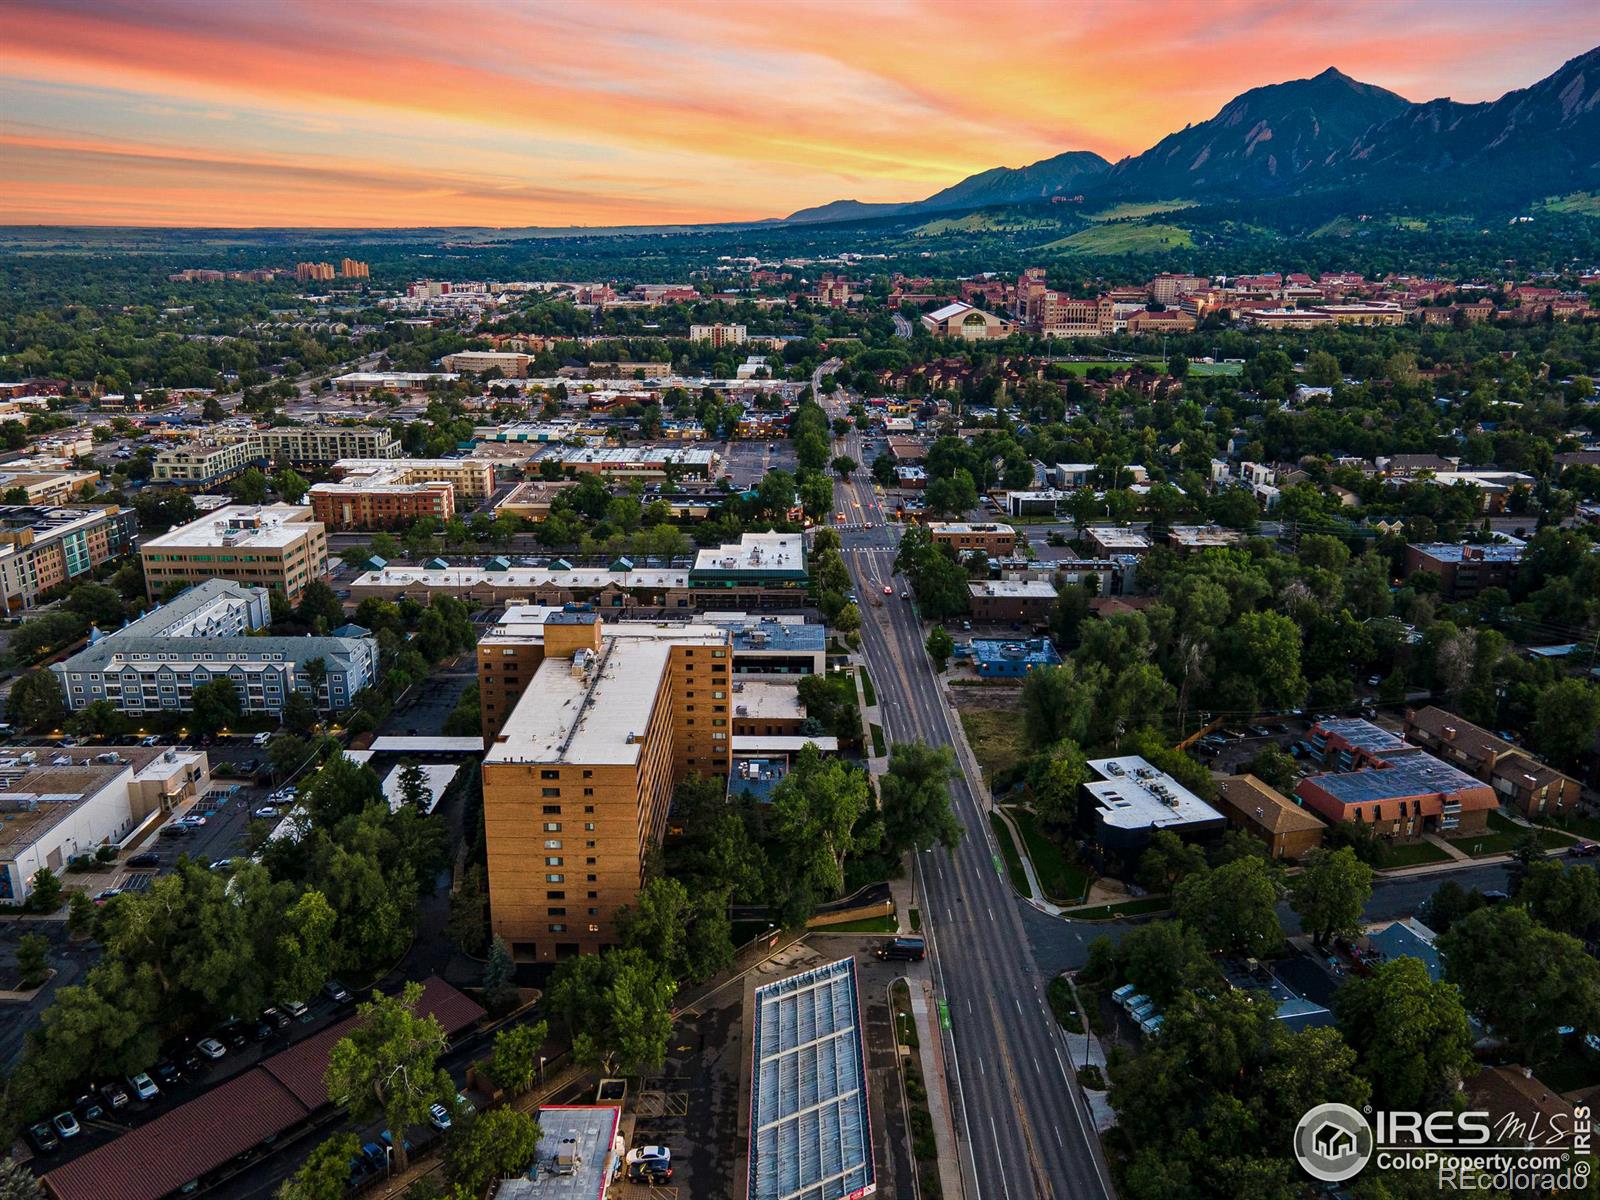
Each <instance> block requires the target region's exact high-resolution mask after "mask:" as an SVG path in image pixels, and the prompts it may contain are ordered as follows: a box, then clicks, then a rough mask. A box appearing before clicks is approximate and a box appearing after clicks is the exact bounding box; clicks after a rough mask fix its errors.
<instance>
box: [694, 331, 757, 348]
mask: <svg viewBox="0 0 1600 1200" xmlns="http://www.w3.org/2000/svg"><path fill="white" fill-rule="evenodd" d="M745 337H746V332H745V327H744V326H743V325H691V326H689V340H690V341H691V342H710V343H711V345H712V347H713V348H714V349H720V348H721V347H723V346H742V345H744V343H745Z"/></svg>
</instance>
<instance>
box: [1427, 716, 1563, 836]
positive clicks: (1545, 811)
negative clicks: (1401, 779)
mask: <svg viewBox="0 0 1600 1200" xmlns="http://www.w3.org/2000/svg"><path fill="white" fill-rule="evenodd" d="M1406 737H1407V738H1408V739H1410V740H1411V741H1413V742H1415V743H1416V744H1417V745H1419V746H1421V747H1422V748H1423V749H1425V750H1428V751H1430V752H1432V753H1433V754H1436V755H1438V756H1439V757H1440V758H1442V759H1444V760H1445V761H1446V762H1448V763H1454V764H1456V765H1457V766H1459V767H1461V768H1462V769H1464V770H1465V771H1467V772H1469V773H1470V774H1471V775H1473V776H1475V777H1476V778H1478V779H1481V780H1482V781H1483V782H1484V783H1487V784H1488V785H1489V786H1490V787H1492V788H1494V790H1495V791H1496V792H1497V793H1498V794H1499V795H1500V796H1502V797H1504V798H1505V799H1507V800H1509V801H1510V802H1511V803H1512V804H1514V805H1516V807H1517V808H1518V809H1519V810H1520V811H1521V812H1522V813H1523V815H1525V816H1528V817H1541V816H1550V815H1552V814H1561V813H1564V812H1571V811H1572V810H1573V809H1574V808H1576V806H1577V804H1578V801H1579V799H1580V794H1581V792H1582V787H1581V785H1580V784H1579V783H1578V781H1577V780H1576V779H1573V778H1571V777H1570V776H1567V775H1563V774H1562V773H1561V772H1560V771H1557V770H1556V769H1555V768H1554V767H1551V766H1548V765H1546V764H1545V763H1543V762H1541V761H1540V760H1539V759H1537V758H1535V757H1534V756H1533V755H1531V754H1529V753H1528V752H1527V751H1526V750H1524V749H1522V747H1520V746H1518V745H1516V744H1515V743H1514V742H1508V741H1506V739H1505V738H1502V737H1496V736H1495V735H1494V734H1492V733H1490V732H1489V731H1488V730H1487V729H1482V728H1480V727H1478V726H1477V725H1474V724H1473V723H1472V722H1471V721H1464V720H1462V719H1461V718H1460V717H1458V716H1456V715H1455V714H1454V713H1451V712H1446V711H1445V710H1444V709H1442V708H1435V707H1433V706H1432V705H1430V706H1429V707H1427V708H1424V709H1421V710H1420V711H1415V712H1407V713H1406Z"/></svg>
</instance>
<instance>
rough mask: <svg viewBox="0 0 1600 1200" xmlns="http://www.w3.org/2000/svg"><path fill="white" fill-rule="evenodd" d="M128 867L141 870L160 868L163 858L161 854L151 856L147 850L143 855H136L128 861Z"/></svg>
mask: <svg viewBox="0 0 1600 1200" xmlns="http://www.w3.org/2000/svg"><path fill="white" fill-rule="evenodd" d="M127 865H128V866H130V867H140V868H145V867H159V866H160V865H161V856H160V855H159V854H151V853H150V852H149V851H148V850H147V851H145V852H144V853H143V854H135V855H134V856H133V857H132V858H130V859H129V860H128V862H127Z"/></svg>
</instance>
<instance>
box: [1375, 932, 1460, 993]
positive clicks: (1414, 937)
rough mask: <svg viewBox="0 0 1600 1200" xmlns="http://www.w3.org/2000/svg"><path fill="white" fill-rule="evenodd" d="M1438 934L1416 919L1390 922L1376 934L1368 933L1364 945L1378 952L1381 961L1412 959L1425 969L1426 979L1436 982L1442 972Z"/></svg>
mask: <svg viewBox="0 0 1600 1200" xmlns="http://www.w3.org/2000/svg"><path fill="white" fill-rule="evenodd" d="M1437 937H1438V935H1437V934H1436V933H1434V932H1433V930H1431V929H1429V928H1428V927H1427V926H1426V925H1424V924H1423V923H1422V922H1421V921H1419V920H1417V919H1416V918H1415V917H1407V918H1405V919H1404V920H1402V921H1391V922H1389V924H1387V925H1385V926H1384V927H1383V928H1382V929H1380V930H1378V931H1376V932H1375V933H1369V934H1367V944H1368V945H1369V946H1371V947H1372V949H1373V950H1375V951H1377V952H1378V954H1379V955H1380V956H1381V957H1382V961H1384V962H1388V961H1389V960H1390V959H1395V958H1415V959H1420V960H1421V961H1422V965H1423V966H1425V967H1426V968H1427V969H1428V978H1429V979H1432V980H1433V981H1434V982H1435V983H1437V982H1438V981H1439V978H1440V976H1441V975H1442V974H1443V973H1444V967H1443V964H1442V963H1441V962H1440V960H1439V950H1438V947H1437V946H1435V945H1434V940H1435V938H1437Z"/></svg>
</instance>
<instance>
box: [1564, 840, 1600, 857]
mask: <svg viewBox="0 0 1600 1200" xmlns="http://www.w3.org/2000/svg"><path fill="white" fill-rule="evenodd" d="M1596 854H1600V842H1579V843H1578V844H1577V845H1576V846H1573V847H1572V848H1571V849H1569V850H1568V851H1567V857H1568V858H1593V857H1594V856H1595V855H1596Z"/></svg>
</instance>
